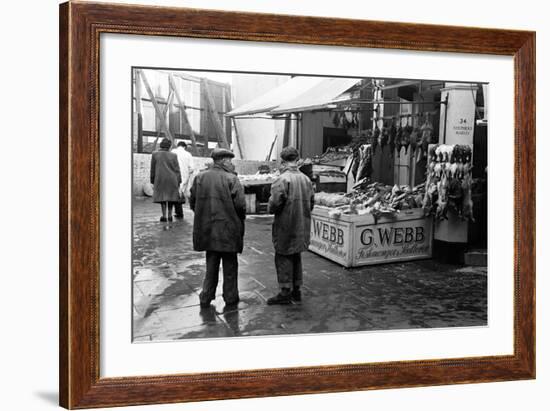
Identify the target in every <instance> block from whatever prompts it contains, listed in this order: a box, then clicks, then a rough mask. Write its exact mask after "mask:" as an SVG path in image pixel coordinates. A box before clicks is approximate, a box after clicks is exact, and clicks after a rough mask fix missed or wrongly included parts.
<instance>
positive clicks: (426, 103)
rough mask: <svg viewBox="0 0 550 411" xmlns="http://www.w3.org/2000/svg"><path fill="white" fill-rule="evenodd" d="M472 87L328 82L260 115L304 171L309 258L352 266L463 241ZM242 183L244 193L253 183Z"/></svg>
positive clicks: (466, 237)
mask: <svg viewBox="0 0 550 411" xmlns="http://www.w3.org/2000/svg"><path fill="white" fill-rule="evenodd" d="M292 81H298V80H296V79H293V80H292ZM480 89H481V88H480V86H479V85H478V84H454V83H445V82H441V81H413V80H407V81H405V80H388V79H340V78H327V79H323V80H319V82H318V83H316V84H314V85H311V86H310V87H309V88H308V89H307V90H305V91H302V92H301V94H300V95H296V96H292V97H291V98H290V97H289V99H288V101H284V102H283V101H277V102H274V103H273V105H271V106H270V107H272V108H269V109H265V108H264V109H263V110H265V112H266V113H267V115H268V116H271V118H273V119H274V120H284V121H285V124H290V123H292V127H291V130H292V132H291V133H289V134H287V133H285V136H284V138H283V142H282V146H285V145H287V144H288V145H294V146H295V147H297V148H298V149H299V151H300V153H301V155H302V157H303V158H305V159H306V161H308V162H309V163H310V164H311V166H310V167H309V169H308V173H306V174H308V176H309V177H310V178H311V180H312V181H313V182H314V188H315V192H316V195H315V207H314V209H313V211H312V227H311V245H310V250H311V251H312V252H314V253H316V254H319V255H321V256H323V257H326V258H328V259H331V260H333V261H336V262H338V263H340V264H342V265H344V266H346V267H354V266H361V265H369V264H378V263H383V262H396V261H406V260H413V259H421V258H431V256H432V249H433V248H434V245H437V242H438V241H439V242H440V243H444V244H466V243H468V242H469V241H470V238H471V235H470V234H469V233H471V232H472V230H469V226H471V223H472V221H473V220H474V218H473V213H474V210H475V204H473V201H475V198H476V197H475V196H476V192H475V190H472V187H476V185H479V184H477V182H476V181H475V180H476V179H475V178H474V177H475V173H472V170H473V164H472V161H473V156H474V146H475V144H474V143H473V135H474V131H475V132H476V133H477V135H481V133H480V132H479V130H478V128H479V127H477V125H476V123H475V118H476V116H477V117H479V113H477V112H476V110H480V108H479V107H478V106H477V101H478V100H477V97H476V95H477V93H478V91H479V90H480ZM252 105H253V104H252ZM264 105H265V104H264ZM262 107H263V106H262ZM260 109H262V108H261V107H260V108H257V110H256V109H255V110H254V111H251V110H248V111H246V112H238V113H237V114H239V115H244V114H247V115H253V114H254V113H255V112H258V110H260ZM484 145H486V141H484V142H482V143H481V144H479V143H478V146H477V148H476V150H479V148H480V147H484ZM482 162H483V161H482ZM480 166H481V167H482V168H483V169H484V168H485V167H486V160H485V163H484V164H482V165H480V164H478V165H477V167H478V169H479V168H480ZM477 174H478V177H479V174H480V173H479V172H478V173H477ZM481 177H483V176H481ZM257 178H258V179H260V177H257ZM250 180H251V181H250V183H248V184H249V186H253V185H254V184H260V183H255V182H253V179H250ZM480 180H481V183H483V178H481V179H480ZM270 183H271V182H267V181H266V182H265V185H264V187H268V184H270ZM262 184H263V183H262ZM481 186H482V185H481ZM481 194H483V193H482V192H481ZM481 194H480V195H481ZM258 196H259V194H257V197H256V204H258ZM472 199H473V200H472ZM251 209H253V207H251ZM256 209H257V208H256ZM434 240H437V241H435V242H434ZM460 248H461V249H463V247H460Z"/></svg>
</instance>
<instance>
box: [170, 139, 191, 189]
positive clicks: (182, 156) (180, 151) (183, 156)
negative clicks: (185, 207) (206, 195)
mask: <svg viewBox="0 0 550 411" xmlns="http://www.w3.org/2000/svg"><path fill="white" fill-rule="evenodd" d="M172 152H173V153H175V154H176V155H177V156H178V164H179V166H180V173H181V184H180V189H179V192H180V195H184V196H185V197H189V189H190V184H189V183H190V178H191V176H192V175H193V172H194V167H193V156H192V155H191V153H190V152H189V151H187V150H186V149H185V148H184V147H176V148H175V149H173V150H172Z"/></svg>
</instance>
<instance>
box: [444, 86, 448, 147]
mask: <svg viewBox="0 0 550 411" xmlns="http://www.w3.org/2000/svg"><path fill="white" fill-rule="evenodd" d="M444 104H445V124H443V144H446V143H447V108H448V107H449V93H447V95H446V96H445V102H444Z"/></svg>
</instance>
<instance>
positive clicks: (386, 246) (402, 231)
mask: <svg viewBox="0 0 550 411" xmlns="http://www.w3.org/2000/svg"><path fill="white" fill-rule="evenodd" d="M330 210H331V209H330V208H329V207H321V206H315V208H314V209H313V211H312V216H311V241H310V245H309V249H310V250H311V251H313V252H314V253H316V254H319V255H321V256H323V257H326V258H328V259H330V260H332V261H335V262H337V263H339V264H341V265H343V266H344V267H358V266H364V265H372V264H381V263H390V262H400V261H410V260H418V259H423V258H431V256H432V243H433V224H432V218H431V217H429V218H425V217H424V215H423V211H422V209H413V210H405V211H402V212H401V213H399V214H398V215H397V216H396V217H395V218H389V217H381V218H380V219H378V221H375V220H374V217H373V216H372V215H370V214H364V215H357V214H355V215H341V216H340V217H339V218H333V217H331V216H330V215H329V211H330Z"/></svg>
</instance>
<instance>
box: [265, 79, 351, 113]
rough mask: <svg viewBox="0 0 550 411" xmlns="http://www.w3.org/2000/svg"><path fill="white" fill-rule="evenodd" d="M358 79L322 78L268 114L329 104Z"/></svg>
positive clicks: (315, 107) (304, 109)
mask: <svg viewBox="0 0 550 411" xmlns="http://www.w3.org/2000/svg"><path fill="white" fill-rule="evenodd" d="M360 81H361V79H358V78H324V79H323V81H321V82H320V83H319V84H317V85H316V86H315V87H312V88H311V89H309V90H307V91H306V92H305V93H302V94H301V95H299V96H297V97H295V98H293V99H290V100H288V101H286V102H284V103H282V104H281V105H279V106H278V107H277V108H275V109H273V110H271V111H270V112H269V114H271V115H279V114H285V113H296V112H300V111H310V110H316V109H321V108H324V107H326V106H327V105H329V104H333V103H335V102H338V100H339V99H342V98H339V97H340V96H341V95H342V94H343V93H345V92H346V91H347V90H349V89H350V88H351V87H353V86H354V85H356V84H357V83H359V82H360Z"/></svg>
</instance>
